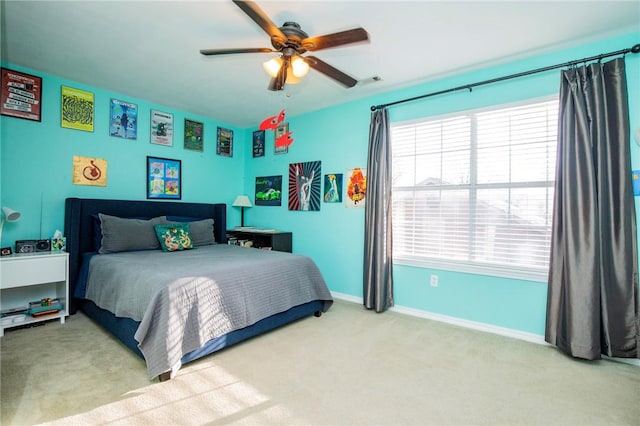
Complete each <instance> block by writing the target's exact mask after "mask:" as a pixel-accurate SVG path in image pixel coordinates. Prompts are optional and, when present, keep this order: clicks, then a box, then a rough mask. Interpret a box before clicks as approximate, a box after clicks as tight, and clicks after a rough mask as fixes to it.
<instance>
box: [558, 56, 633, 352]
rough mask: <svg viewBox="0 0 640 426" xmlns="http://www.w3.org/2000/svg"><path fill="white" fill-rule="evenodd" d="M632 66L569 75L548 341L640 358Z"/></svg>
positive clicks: (563, 94) (563, 95) (563, 90)
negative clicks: (629, 93)
mask: <svg viewBox="0 0 640 426" xmlns="http://www.w3.org/2000/svg"><path fill="white" fill-rule="evenodd" d="M629 129H630V126H629V110H628V103H627V83H626V75H625V62H624V58H618V59H615V60H613V61H610V62H607V63H605V64H602V63H600V62H598V63H593V64H589V65H587V66H582V67H578V68H573V69H569V70H567V71H563V72H562V82H561V87H560V109H559V127H558V157H557V159H558V161H557V165H556V187H555V205H554V214H553V228H552V229H553V231H552V242H551V265H550V271H549V290H548V298H547V324H546V333H545V334H546V336H545V337H546V341H547V342H549V343H551V344H553V345H556V346H557V347H558V348H559V349H560V350H562V351H563V352H565V353H567V354H569V355H571V356H574V357H578V358H585V359H599V358H600V355H601V354H604V355H608V356H615V357H624V358H634V357H638V346H639V340H640V336H639V331H640V323H639V318H638V264H637V262H638V254H637V247H636V245H637V243H636V238H637V234H636V214H635V205H634V199H633V189H632V179H631V166H630V163H631V158H630V146H629V144H630V130H629Z"/></svg>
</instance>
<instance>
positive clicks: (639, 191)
mask: <svg viewBox="0 0 640 426" xmlns="http://www.w3.org/2000/svg"><path fill="white" fill-rule="evenodd" d="M631 176H632V180H633V195H636V196H637V195H640V170H633V171H631Z"/></svg>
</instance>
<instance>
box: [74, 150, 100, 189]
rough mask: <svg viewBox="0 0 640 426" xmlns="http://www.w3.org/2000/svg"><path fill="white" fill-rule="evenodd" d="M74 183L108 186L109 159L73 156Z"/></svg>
mask: <svg viewBox="0 0 640 426" xmlns="http://www.w3.org/2000/svg"><path fill="white" fill-rule="evenodd" d="M71 183H73V184H74V185H88V186H107V160H105V159H104V158H90V157H82V156H80V155H74V156H73V178H72V182H71Z"/></svg>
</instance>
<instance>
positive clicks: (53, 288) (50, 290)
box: [0, 252, 69, 336]
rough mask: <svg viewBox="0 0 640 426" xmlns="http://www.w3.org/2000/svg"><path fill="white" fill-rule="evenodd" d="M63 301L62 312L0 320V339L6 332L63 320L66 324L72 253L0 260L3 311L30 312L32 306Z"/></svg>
mask: <svg viewBox="0 0 640 426" xmlns="http://www.w3.org/2000/svg"><path fill="white" fill-rule="evenodd" d="M46 298H51V299H59V300H60V303H61V304H62V307H63V308H62V309H61V310H59V311H58V312H55V313H51V314H47V315H41V316H37V317H33V316H31V315H29V314H20V315H8V316H4V317H2V318H0V336H3V335H4V330H5V329H6V328H11V327H18V326H21V325H26V324H32V323H36V322H40V321H46V320H50V319H54V318H59V319H60V322H61V323H62V324H64V320H65V317H66V316H67V315H68V314H69V313H68V301H69V253H66V252H43V253H28V254H26V253H25V254H14V255H11V256H4V257H0V311H2V312H5V311H8V310H15V309H23V308H24V309H26V308H28V307H29V302H33V301H38V300H41V299H46Z"/></svg>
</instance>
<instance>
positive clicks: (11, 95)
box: [0, 68, 42, 121]
mask: <svg viewBox="0 0 640 426" xmlns="http://www.w3.org/2000/svg"><path fill="white" fill-rule="evenodd" d="M1 71H2V88H1V89H0V114H2V115H9V116H11V117H17V118H24V119H26V120H33V121H41V120H42V113H41V111H42V77H36V76H35V75H29V74H25V73H23V72H19V71H14V70H10V69H8V68H2V69H1Z"/></svg>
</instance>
